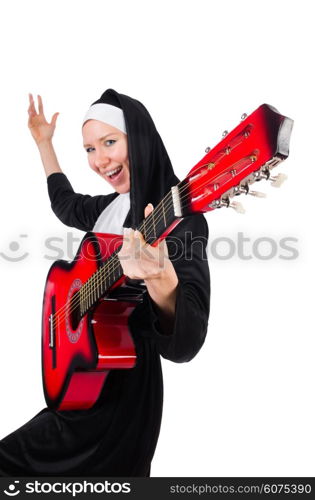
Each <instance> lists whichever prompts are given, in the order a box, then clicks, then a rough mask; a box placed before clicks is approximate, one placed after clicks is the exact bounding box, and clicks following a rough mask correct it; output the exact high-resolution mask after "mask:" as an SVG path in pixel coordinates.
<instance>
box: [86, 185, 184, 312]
mask: <svg viewBox="0 0 315 500" xmlns="http://www.w3.org/2000/svg"><path fill="white" fill-rule="evenodd" d="M182 184H183V183H179V184H178V185H177V186H175V187H173V188H172V189H171V190H170V191H169V192H168V193H167V194H166V195H165V196H164V198H163V199H162V200H161V201H160V203H159V204H158V205H157V206H156V207H155V208H154V210H153V211H152V212H151V213H150V215H148V217H146V218H145V219H143V221H142V222H141V223H140V224H139V226H138V227H137V230H138V231H140V232H141V234H142V235H143V237H144V240H145V241H146V242H147V243H148V244H150V245H153V244H154V243H155V242H156V241H157V240H159V239H163V238H165V237H166V235H167V234H169V233H170V232H171V231H172V230H173V229H174V227H175V225H177V224H178V223H179V222H180V220H181V219H180V217H181V215H182V214H181V202H180V194H179V193H180V190H183V186H182V187H180V186H181V185H182ZM120 249H121V246H119V247H118V248H117V249H116V250H115V251H114V252H113V253H112V255H111V256H110V257H109V258H108V259H107V260H106V261H105V262H104V263H103V265H102V266H101V267H100V268H99V269H98V270H97V271H96V273H94V275H93V276H91V277H90V278H89V279H88V280H87V281H86V282H85V283H84V285H83V286H82V287H81V288H80V290H79V291H78V292H77V293H78V294H79V296H80V317H83V316H84V315H85V314H86V312H87V311H88V310H89V309H90V308H91V307H93V306H95V305H96V303H97V302H98V300H99V299H100V298H101V297H103V296H104V295H105V293H106V292H107V291H108V290H109V289H110V288H111V287H112V286H113V285H114V284H115V283H116V282H117V281H118V280H119V279H120V278H121V277H122V276H123V270H122V267H121V264H120V261H119V258H118V255H117V254H118V252H119V251H120Z"/></svg>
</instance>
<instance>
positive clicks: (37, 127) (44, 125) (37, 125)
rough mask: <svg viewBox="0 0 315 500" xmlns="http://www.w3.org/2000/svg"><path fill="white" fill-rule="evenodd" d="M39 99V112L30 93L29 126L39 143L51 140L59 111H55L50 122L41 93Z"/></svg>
mask: <svg viewBox="0 0 315 500" xmlns="http://www.w3.org/2000/svg"><path fill="white" fill-rule="evenodd" d="M37 100H38V113H37V112H36V109H35V103H34V99H33V96H32V94H29V102H30V105H29V107H28V127H29V129H30V131H31V134H32V136H33V138H34V140H35V142H36V144H37V145H39V144H40V143H43V142H49V141H51V139H52V137H53V135H54V131H55V127H56V121H57V117H58V114H59V113H55V114H54V115H53V117H52V119H51V122H50V123H48V122H47V120H46V118H45V115H44V108H43V102H42V98H41V96H40V95H38V96H37Z"/></svg>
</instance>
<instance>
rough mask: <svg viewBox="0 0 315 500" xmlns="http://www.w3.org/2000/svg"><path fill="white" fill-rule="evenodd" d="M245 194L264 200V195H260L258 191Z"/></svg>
mask: <svg viewBox="0 0 315 500" xmlns="http://www.w3.org/2000/svg"><path fill="white" fill-rule="evenodd" d="M247 194H250V195H251V196H256V198H266V196H267V195H266V193H261V192H260V191H251V190H250V191H248V193H247Z"/></svg>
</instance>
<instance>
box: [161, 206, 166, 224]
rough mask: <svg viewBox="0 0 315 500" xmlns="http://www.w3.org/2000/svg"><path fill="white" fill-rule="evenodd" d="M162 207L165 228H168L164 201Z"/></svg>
mask: <svg viewBox="0 0 315 500" xmlns="http://www.w3.org/2000/svg"><path fill="white" fill-rule="evenodd" d="M161 205H162V212H163V220H164V227H166V216H165V209H164V199H163V200H162V201H161Z"/></svg>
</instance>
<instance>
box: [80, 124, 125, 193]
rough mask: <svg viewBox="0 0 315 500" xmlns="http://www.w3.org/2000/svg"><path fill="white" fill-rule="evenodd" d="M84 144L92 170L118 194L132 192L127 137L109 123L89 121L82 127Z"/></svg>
mask: <svg viewBox="0 0 315 500" xmlns="http://www.w3.org/2000/svg"><path fill="white" fill-rule="evenodd" d="M82 135H83V144H84V148H85V150H86V152H87V154H88V162H89V165H90V167H91V169H92V170H94V171H95V172H96V173H97V174H99V175H100V176H101V177H103V179H105V180H106V181H107V182H108V183H109V184H110V185H111V186H112V187H113V188H114V189H115V191H117V193H121V194H123V193H128V192H129V191H130V171H129V158H128V143H127V135H126V134H124V133H123V132H121V131H120V130H118V129H117V128H115V127H112V126H111V125H108V124H107V123H103V122H100V121H98V120H88V121H87V122H85V124H84V125H83V127H82Z"/></svg>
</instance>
